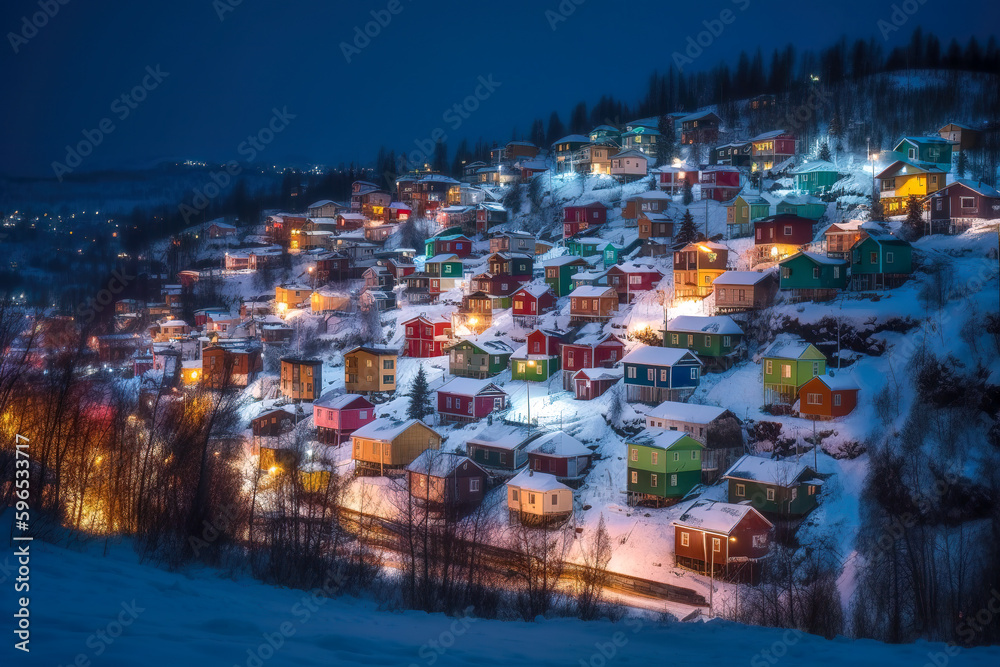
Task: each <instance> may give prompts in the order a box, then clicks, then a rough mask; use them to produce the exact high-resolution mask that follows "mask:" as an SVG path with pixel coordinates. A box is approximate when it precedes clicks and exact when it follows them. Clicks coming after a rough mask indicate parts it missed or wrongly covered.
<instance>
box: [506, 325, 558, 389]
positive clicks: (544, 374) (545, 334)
mask: <svg viewBox="0 0 1000 667" xmlns="http://www.w3.org/2000/svg"><path fill="white" fill-rule="evenodd" d="M564 335H565V334H564V333H563V332H561V331H555V330H553V329H535V330H534V331H532V332H531V333H529V334H528V336H527V339H526V342H525V344H524V345H522V346H521V347H519V348H518V349H517V350H516V351H515V352H514V354H512V355H511V357H510V376H511V379H512V380H524V381H531V382H544V381H545V380H548V379H549V378H550V377H552V376H553V375H554V374H555V373H556V371H558V370H559V359H560V356H559V353H560V349H561V347H562V344H563V337H564Z"/></svg>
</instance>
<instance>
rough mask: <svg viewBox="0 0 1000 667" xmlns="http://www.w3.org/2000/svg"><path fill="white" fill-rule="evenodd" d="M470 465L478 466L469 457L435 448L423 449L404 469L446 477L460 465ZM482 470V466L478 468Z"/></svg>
mask: <svg viewBox="0 0 1000 667" xmlns="http://www.w3.org/2000/svg"><path fill="white" fill-rule="evenodd" d="M463 464H464V465H472V466H475V467H476V468H479V466H478V465H476V463H475V462H474V461H472V460H471V459H470V458H469V457H467V456H463V455H462V454H456V453H454V452H442V451H439V450H437V449H425V450H424V451H422V452H421V453H420V455H419V456H417V458H415V459H413V461H411V462H410V464H409V465H408V466H406V470H407V471H409V472H416V473H423V474H425V475H430V476H431V477H447V476H448V475H451V474H453V473H454V472H455V471H456V470H457V469H458V467H459V466H460V465H463ZM479 470H480V471H482V468H479Z"/></svg>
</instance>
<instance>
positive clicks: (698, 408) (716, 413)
mask: <svg viewBox="0 0 1000 667" xmlns="http://www.w3.org/2000/svg"><path fill="white" fill-rule="evenodd" d="M726 412H727V410H726V409H725V408H720V407H719V406H717V405H698V404H696V403H679V402H677V401H663V402H662V403H660V404H659V405H658V406H656V407H655V408H653V409H652V410H650V411H649V412H647V413H646V416H647V417H650V418H653V419H666V420H670V421H681V422H690V423H692V424H711V423H712V422H713V421H715V420H716V419H718V418H719V417H721V416H722V415H723V414H725V413H726Z"/></svg>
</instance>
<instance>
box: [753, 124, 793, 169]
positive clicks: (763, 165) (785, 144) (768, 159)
mask: <svg viewBox="0 0 1000 667" xmlns="http://www.w3.org/2000/svg"><path fill="white" fill-rule="evenodd" d="M750 143H751V144H753V153H752V160H753V161H752V162H751V163H750V169H751V171H771V170H772V169H774V168H775V167H777V166H778V165H780V164H781V163H782V162H785V161H786V160H787V159H788V158H790V157H794V156H795V135H794V134H792V133H791V132H786V131H785V130H772V131H770V132H764V133H762V134H758V135H757V136H756V137H754V138H753V139H751V140H750Z"/></svg>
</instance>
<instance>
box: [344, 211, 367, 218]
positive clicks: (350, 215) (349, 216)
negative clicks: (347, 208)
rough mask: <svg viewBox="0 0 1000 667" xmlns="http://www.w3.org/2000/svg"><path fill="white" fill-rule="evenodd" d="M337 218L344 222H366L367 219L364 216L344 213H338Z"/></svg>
mask: <svg viewBox="0 0 1000 667" xmlns="http://www.w3.org/2000/svg"><path fill="white" fill-rule="evenodd" d="M337 216H338V217H340V218H343V219H344V220H367V219H368V218H366V217H365V216H364V215H362V214H361V213H346V212H345V213H338V214H337Z"/></svg>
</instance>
